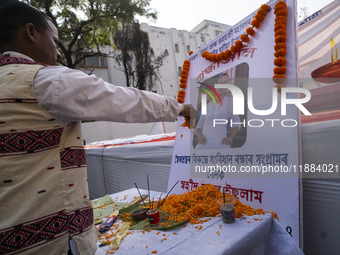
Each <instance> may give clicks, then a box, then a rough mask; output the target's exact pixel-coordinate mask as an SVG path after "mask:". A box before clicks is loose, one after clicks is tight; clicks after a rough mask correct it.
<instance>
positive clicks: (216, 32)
mask: <svg viewBox="0 0 340 255" xmlns="http://www.w3.org/2000/svg"><path fill="white" fill-rule="evenodd" d="M222 33H223V32H222V31H218V30H215V37H216V36H219V35H220V34H222Z"/></svg>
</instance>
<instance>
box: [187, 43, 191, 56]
mask: <svg viewBox="0 0 340 255" xmlns="http://www.w3.org/2000/svg"><path fill="white" fill-rule="evenodd" d="M189 52H190V45H187V53H188V54H189Z"/></svg>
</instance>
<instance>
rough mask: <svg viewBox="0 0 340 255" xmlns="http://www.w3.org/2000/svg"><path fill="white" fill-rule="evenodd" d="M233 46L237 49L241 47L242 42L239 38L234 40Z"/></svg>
mask: <svg viewBox="0 0 340 255" xmlns="http://www.w3.org/2000/svg"><path fill="white" fill-rule="evenodd" d="M235 46H236V47H237V49H238V50H240V49H241V48H242V47H243V43H242V41H241V40H237V41H236V42H235Z"/></svg>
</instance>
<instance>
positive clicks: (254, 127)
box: [168, 0, 302, 247]
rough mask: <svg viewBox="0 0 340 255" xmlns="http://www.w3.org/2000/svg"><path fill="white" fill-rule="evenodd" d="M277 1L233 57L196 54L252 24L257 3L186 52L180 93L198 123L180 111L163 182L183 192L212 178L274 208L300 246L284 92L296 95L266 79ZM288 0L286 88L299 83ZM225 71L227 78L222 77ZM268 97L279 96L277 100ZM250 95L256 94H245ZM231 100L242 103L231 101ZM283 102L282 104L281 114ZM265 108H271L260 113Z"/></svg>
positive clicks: (294, 154) (295, 138) (225, 43)
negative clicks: (215, 58)
mask: <svg viewBox="0 0 340 255" xmlns="http://www.w3.org/2000/svg"><path fill="white" fill-rule="evenodd" d="M277 2H278V1H270V2H268V3H267V4H268V5H269V6H270V7H271V10H270V12H268V13H267V15H266V17H265V19H264V21H263V22H262V23H261V26H260V27H259V28H258V29H254V30H255V35H254V36H252V37H250V40H249V42H247V43H245V44H244V46H243V48H242V49H240V50H239V51H238V52H237V53H236V54H232V55H231V57H230V58H227V59H225V60H220V61H208V60H206V59H205V58H203V57H202V56H201V54H202V52H203V51H208V52H210V53H211V54H219V53H221V52H223V51H225V50H227V49H229V48H230V47H231V46H232V45H233V44H234V43H235V41H237V40H239V39H240V36H241V35H242V34H245V31H246V29H247V27H251V26H252V25H251V21H252V20H253V18H254V16H255V14H256V12H257V10H256V11H254V12H253V13H252V14H250V15H249V16H247V17H246V18H244V19H243V20H241V21H240V22H238V23H237V24H236V25H235V26H233V27H231V28H230V29H228V30H227V31H225V32H224V33H223V34H221V35H220V36H219V37H217V38H215V39H214V40H212V41H211V42H209V43H208V44H206V45H205V46H204V47H202V48H201V49H200V50H198V51H196V52H194V53H193V54H192V55H190V56H189V58H188V59H189V60H190V70H189V73H188V79H187V87H186V88H185V99H184V101H185V103H191V104H192V105H193V106H194V107H195V108H196V110H197V111H198V117H197V118H196V121H195V122H196V128H195V129H191V130H189V129H188V128H187V127H181V126H180V125H181V124H182V123H183V119H180V120H179V122H178V123H179V124H178V127H177V132H176V140H175V147H174V153H173V157H172V164H171V171H170V177H169V184H168V189H170V188H171V187H172V186H173V185H174V184H175V183H176V182H177V181H178V180H179V183H178V184H177V186H176V188H175V189H174V190H173V191H172V193H177V194H179V193H184V192H187V191H190V190H193V189H195V188H197V187H198V186H201V185H204V184H207V183H211V184H213V185H215V186H216V187H217V188H218V189H219V190H220V191H221V192H222V191H223V189H224V190H225V192H226V193H230V194H232V195H235V196H236V197H238V198H239V199H240V201H241V202H242V203H244V204H249V205H251V206H252V207H254V208H262V209H263V210H265V211H274V212H276V213H277V215H278V217H279V220H280V223H281V224H282V225H283V227H284V228H285V229H286V230H287V232H288V233H290V234H291V235H292V237H293V238H294V240H295V241H296V243H297V244H300V247H301V245H302V243H301V241H300V238H301V236H302V226H301V225H300V223H301V221H300V219H301V214H302V210H301V209H300V204H301V200H300V180H301V179H299V178H298V177H299V164H300V146H299V140H300V138H299V109H297V108H296V106H295V105H287V107H286V106H285V105H284V104H282V103H283V102H284V100H282V99H281V97H282V96H283V99H284V98H285V97H287V98H288V99H290V100H293V99H294V98H297V96H296V93H290V94H289V95H288V94H287V95H286V94H285V93H281V94H280V93H277V91H276V90H274V94H273V87H274V85H275V84H274V82H273V81H272V79H271V77H272V76H273V75H274V73H273V69H274V68H275V66H274V59H275V57H274V52H275V51H274V45H275V39H274V38H275V37H274V23H275V14H274V6H275V4H276V3H277ZM286 3H287V11H288V16H287V26H286V29H287V34H286V36H287V40H286V45H287V47H286V49H287V53H286V55H285V58H286V59H287V63H286V64H285V66H286V68H287V71H286V73H285V75H286V77H287V79H286V82H285V85H286V87H287V88H289V89H290V88H296V87H297V86H298V85H297V82H296V79H295V78H296V75H297V68H296V66H297V61H296V59H297V54H296V48H297V45H296V41H297V40H296V32H297V29H296V2H295V1H294V0H287V1H286ZM225 77H228V78H227V82H222V81H223V80H224V79H225ZM221 83H223V86H225V85H227V86H229V85H233V86H234V87H230V86H229V90H225V91H224V92H223V93H222V94H221V96H220V97H219V99H217V97H215V96H214V95H213V94H214V93H215V92H217V91H218V86H216V85H215V84H221ZM225 83H226V84H225ZM251 94H252V96H251ZM202 95H203V96H202ZM216 95H217V93H216ZM242 95H243V96H244V103H243V105H242V103H240V102H241V101H240V98H241V97H242ZM239 96H240V97H239ZM273 97H276V98H277V101H276V105H275V100H274V103H273ZM249 98H252V99H253V100H252V101H251V102H250V101H249ZM205 100H206V104H204V102H205ZM235 102H236V103H239V104H238V105H237V104H235V105H234V103H235ZM242 102H243V101H242ZM276 106H277V107H276ZM242 107H243V108H244V112H242ZM283 109H286V110H287V111H286V113H285V114H283ZM264 110H270V112H267V113H268V114H266V115H260V111H264ZM235 112H238V113H237V114H236V113H235ZM262 113H263V112H262ZM209 123H210V124H209ZM232 123H233V124H232ZM213 125H215V126H213ZM236 126H237V127H238V129H236V130H237V132H236V133H237V135H236V136H235V138H234V139H233V143H232V145H231V147H230V146H227V145H225V144H222V143H223V142H222V140H223V138H226V137H228V136H229V135H230V134H231V133H232V132H234V131H233V130H234V127H236ZM198 129H200V130H203V131H202V132H203V133H204V135H205V137H206V143H204V144H203V143H202V141H201V140H199V139H198V135H197V134H198V132H199V130H198ZM223 133H224V134H223ZM223 141H226V140H225V139H224V140H223Z"/></svg>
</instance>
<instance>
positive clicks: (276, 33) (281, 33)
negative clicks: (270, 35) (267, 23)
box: [274, 28, 286, 37]
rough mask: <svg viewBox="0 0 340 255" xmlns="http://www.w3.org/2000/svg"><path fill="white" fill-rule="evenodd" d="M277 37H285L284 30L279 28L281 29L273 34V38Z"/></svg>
mask: <svg viewBox="0 0 340 255" xmlns="http://www.w3.org/2000/svg"><path fill="white" fill-rule="evenodd" d="M278 35H284V36H285V35H286V29H284V28H281V29H279V30H277V31H276V32H275V35H274V36H275V37H276V36H278Z"/></svg>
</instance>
